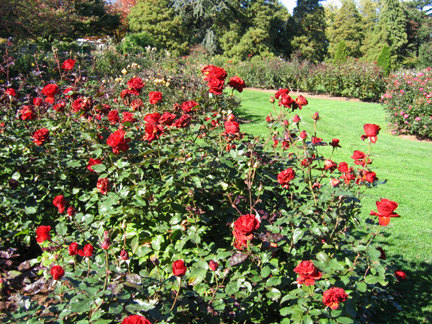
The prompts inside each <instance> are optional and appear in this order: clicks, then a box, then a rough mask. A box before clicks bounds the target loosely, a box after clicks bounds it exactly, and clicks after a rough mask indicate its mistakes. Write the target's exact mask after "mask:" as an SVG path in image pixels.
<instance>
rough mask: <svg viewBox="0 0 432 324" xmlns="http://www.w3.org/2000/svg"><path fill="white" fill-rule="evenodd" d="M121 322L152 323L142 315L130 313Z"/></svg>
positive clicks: (123, 323) (130, 323)
mask: <svg viewBox="0 0 432 324" xmlns="http://www.w3.org/2000/svg"><path fill="white" fill-rule="evenodd" d="M122 324H152V323H151V322H150V321H149V320H148V319H146V318H145V317H144V316H140V315H130V316H128V317H126V318H125V319H124V320H123V322H122Z"/></svg>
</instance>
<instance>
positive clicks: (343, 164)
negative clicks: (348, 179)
mask: <svg viewBox="0 0 432 324" xmlns="http://www.w3.org/2000/svg"><path fill="white" fill-rule="evenodd" d="M338 170H339V171H340V172H342V173H346V172H351V169H350V168H349V167H348V163H346V162H341V163H339V166H338Z"/></svg>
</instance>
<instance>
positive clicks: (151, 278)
mask: <svg viewBox="0 0 432 324" xmlns="http://www.w3.org/2000/svg"><path fill="white" fill-rule="evenodd" d="M77 66H79V62H75V61H74V60H67V61H64V62H61V63H59V64H58V68H59V69H58V72H59V76H60V80H58V81H57V82H55V81H53V80H43V81H41V84H40V85H38V86H36V87H33V86H31V85H26V84H25V80H23V79H17V80H19V82H16V83H15V84H14V83H12V84H9V85H6V87H2V89H1V96H0V100H1V110H0V114H1V115H0V118H1V124H0V125H1V129H0V140H1V142H2V143H3V145H4V149H2V151H1V152H0V164H1V166H2V169H1V170H0V180H1V182H0V189H1V191H2V192H3V193H4V197H3V199H2V201H1V204H0V213H1V214H2V215H3V224H2V225H3V226H2V228H1V233H0V234H1V237H2V238H3V241H2V249H6V248H11V247H14V246H17V245H19V244H21V245H25V246H26V249H27V250H33V251H35V249H32V247H34V246H37V244H39V245H40V246H41V251H40V252H39V253H37V252H35V253H34V255H32V256H31V258H32V260H31V261H30V265H29V264H28V263H26V265H20V267H19V268H18V271H17V269H10V268H6V269H5V271H4V273H2V275H1V276H2V289H3V290H2V301H3V302H4V304H5V305H7V309H6V310H5V317H4V320H5V321H30V320H31V319H35V318H37V319H38V320H40V319H43V320H47V321H50V320H54V321H68V322H76V321H80V320H81V321H83V322H86V321H90V322H96V321H98V322H101V323H102V322H103V323H107V322H113V321H114V322H118V321H124V322H125V323H135V322H138V321H141V322H144V323H147V322H148V321H150V322H160V323H164V322H174V323H193V322H197V323H202V322H206V323H212V322H245V321H250V322H257V323H259V322H264V321H273V322H274V321H276V322H281V323H288V322H290V321H294V322H302V321H306V322H313V321H318V320H336V321H338V322H340V323H350V322H353V321H354V320H363V321H368V319H370V317H371V316H372V314H373V311H374V310H376V309H377V307H378V306H379V303H382V302H386V301H390V300H391V299H392V296H391V294H390V293H389V289H390V288H389V286H390V285H389V284H390V283H392V282H395V281H396V278H397V280H400V279H402V278H403V273H401V272H397V273H396V274H397V277H395V275H394V269H393V268H392V266H391V264H390V263H389V261H387V260H386V257H385V253H384V250H383V249H382V248H381V247H379V246H377V245H376V244H375V242H374V239H375V238H376V236H377V235H378V233H379V231H380V230H381V228H382V227H383V226H387V225H388V224H389V222H390V218H391V217H398V216H399V215H398V214H396V213H395V209H396V208H397V203H396V202H394V201H391V200H389V199H381V200H380V201H378V202H377V211H372V212H371V215H373V216H374V217H372V218H370V219H367V220H364V219H359V218H358V216H359V212H360V207H361V197H362V195H363V193H364V191H365V190H367V189H369V188H371V187H374V186H376V185H378V184H379V180H378V178H377V175H376V174H375V172H373V171H372V170H371V164H372V151H371V149H372V147H373V145H374V143H376V141H377V139H378V134H379V130H380V129H379V127H378V126H377V125H374V124H366V125H365V134H364V135H363V136H362V139H363V140H367V141H368V142H369V145H368V152H367V153H364V152H362V151H361V150H356V151H355V152H353V155H352V161H338V162H337V161H333V160H331V159H330V158H326V157H324V156H322V155H321V154H320V152H319V151H320V147H321V146H329V145H330V146H332V147H333V149H334V150H335V149H340V147H341V145H340V143H339V140H338V139H325V140H324V139H322V138H319V137H318V134H317V133H316V131H315V132H314V133H313V134H308V133H307V132H305V131H304V130H303V129H302V123H301V119H300V118H299V117H298V116H297V115H295V110H296V109H307V107H308V106H307V104H308V103H307V100H306V98H304V97H302V96H298V97H297V98H293V97H291V96H290V94H289V90H288V89H286V88H284V89H281V90H279V91H277V93H275V96H274V98H272V99H271V102H273V107H274V114H272V116H269V117H268V118H267V121H268V123H269V128H270V131H271V137H270V138H268V139H260V138H256V137H252V136H249V135H247V134H245V133H242V132H241V125H240V124H239V122H238V121H237V120H236V117H235V109H236V100H235V99H234V98H233V96H232V95H230V94H224V93H223V90H224V89H225V88H231V89H232V90H228V89H226V91H230V92H232V91H234V90H237V91H242V90H243V88H244V86H245V83H244V81H243V80H242V79H240V78H238V77H232V78H230V79H229V81H228V80H226V79H227V73H226V71H225V70H224V69H222V68H219V67H216V66H214V65H207V66H205V67H203V68H202V69H201V73H202V78H201V79H197V78H195V79H193V78H192V79H191V78H190V77H189V76H188V77H187V78H185V77H184V75H174V74H172V75H170V77H169V78H167V77H166V75H165V76H160V75H159V76H155V75H154V72H152V71H141V70H140V69H139V67H137V66H135V67H130V68H127V69H126V68H125V70H124V73H123V74H124V75H122V76H119V77H118V78H117V80H114V82H106V81H105V82H104V80H101V81H100V82H95V81H90V82H88V81H86V80H87V79H86V77H84V76H82V74H80V73H76V69H77ZM166 73H168V72H166ZM311 115H313V120H314V123H315V130H316V129H317V125H318V124H319V114H318V113H315V114H312V113H311ZM342 145H343V143H342ZM29 267H30V268H29ZM28 273H30V274H31V275H28ZM14 280H17V281H18V282H20V283H21V284H23V285H25V287H24V288H23V291H24V292H25V293H24V294H21V295H20V294H18V293H16V292H14V291H13V289H12V288H13V284H12V283H13V282H14ZM41 292H44V294H42V295H41V296H39V298H35V296H36V295H37V294H38V293H41ZM37 299H39V300H42V302H40V303H38V302H36V300H37ZM14 301H15V302H14ZM275 306H277V307H275ZM144 317H145V318H146V320H145V319H144ZM146 321H147V322H146Z"/></svg>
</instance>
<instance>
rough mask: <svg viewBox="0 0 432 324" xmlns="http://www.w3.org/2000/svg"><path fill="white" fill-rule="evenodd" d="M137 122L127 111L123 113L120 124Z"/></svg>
mask: <svg viewBox="0 0 432 324" xmlns="http://www.w3.org/2000/svg"><path fill="white" fill-rule="evenodd" d="M136 121H137V119H136V118H134V114H133V113H130V112H128V111H125V112H123V120H122V123H135V122H136Z"/></svg>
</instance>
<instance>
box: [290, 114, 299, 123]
mask: <svg viewBox="0 0 432 324" xmlns="http://www.w3.org/2000/svg"><path fill="white" fill-rule="evenodd" d="M292 121H293V123H296V124H297V123H299V122H300V116H299V115H295V116H294V117H293V119H292Z"/></svg>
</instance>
